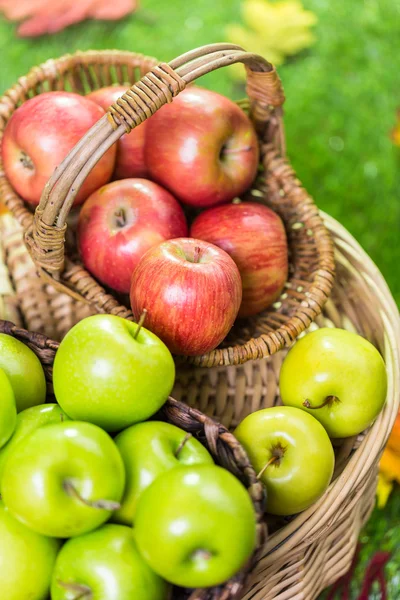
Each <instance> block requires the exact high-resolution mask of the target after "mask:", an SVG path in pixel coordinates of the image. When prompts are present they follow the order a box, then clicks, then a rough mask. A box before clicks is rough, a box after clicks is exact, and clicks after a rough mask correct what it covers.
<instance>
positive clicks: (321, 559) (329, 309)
mask: <svg viewBox="0 0 400 600" xmlns="http://www.w3.org/2000/svg"><path fill="white" fill-rule="evenodd" d="M325 222H326V224H327V226H328V229H329V230H330V232H331V234H332V236H333V239H334V242H335V258H336V269H337V279H336V283H335V286H334V289H333V294H332V298H331V299H330V300H329V302H328V303H327V304H326V307H325V309H324V312H323V314H322V315H321V316H319V317H318V319H317V321H316V323H315V324H313V326H312V328H315V327H318V326H328V327H343V328H346V329H349V330H351V331H357V332H359V333H361V334H362V335H364V336H365V337H366V338H368V339H369V340H370V341H371V342H373V343H374V344H375V345H376V346H377V347H378V348H379V349H380V351H381V352H382V354H383V356H384V358H385V361H386V366H387V373H388V381H389V386H388V395H387V401H386V404H385V407H384V409H383V411H382V413H381V414H380V416H379V417H378V419H377V420H376V422H375V423H374V425H373V426H372V427H371V428H370V430H369V431H367V432H366V433H365V434H363V435H361V436H358V437H357V438H356V439H355V438H349V439H348V440H344V441H343V442H342V443H340V442H339V443H338V445H337V447H336V468H335V475H334V481H333V483H332V484H331V486H330V487H329V489H328V491H327V492H326V494H325V495H324V497H323V498H321V499H320V500H319V501H318V502H317V503H316V504H315V505H314V506H312V507H311V508H310V509H308V510H307V511H304V512H303V513H301V514H300V515H298V516H297V517H295V518H294V519H293V520H285V519H282V520H281V521H280V522H279V521H277V520H275V519H273V520H271V521H270V522H269V528H270V530H271V531H274V533H272V535H270V537H269V538H268V539H267V542H266V544H265V545H264V547H263V549H262V552H261V553H260V556H259V559H258V561H257V564H256V565H255V567H254V568H253V570H252V572H251V574H250V577H249V579H248V580H247V585H246V589H245V591H244V592H241V593H239V595H238V598H241V600H314V599H315V598H316V597H317V596H318V594H319V592H320V591H321V590H323V589H324V588H325V587H327V586H328V585H329V584H331V583H332V582H333V581H335V580H336V579H337V578H338V577H340V576H341V575H342V574H343V573H345V572H346V570H347V569H348V568H349V566H350V563H351V559H352V556H353V554H354V550H355V548H356V543H357V539H358V535H359V532H360V529H361V527H362V525H363V523H364V522H365V521H366V519H367V518H368V516H369V514H370V511H371V510H372V508H373V505H374V498H375V488H376V476H377V470H378V461H379V458H380V455H381V452H382V450H383V447H384V445H385V443H386V440H387V438H388V435H389V432H390V430H391V427H392V425H393V422H394V419H395V417H396V414H397V411H398V408H399V400H400V373H399V340H400V323H399V317H398V310H397V307H396V305H395V303H394V300H393V298H392V296H391V295H390V292H389V290H388V288H387V285H386V283H385V281H384V279H383V277H382V275H381V274H380V273H379V271H378V269H377V268H376V266H375V265H374V264H373V263H372V261H371V259H370V258H369V257H368V256H367V255H366V254H365V252H363V250H362V249H361V248H360V246H359V245H358V244H357V243H356V242H355V240H354V239H353V238H352V237H351V236H350V234H349V233H348V232H347V231H346V230H345V229H344V228H343V227H341V226H340V225H339V224H338V223H337V222H336V221H334V220H333V219H331V218H330V217H328V216H326V215H325ZM0 330H1V331H4V332H6V333H9V334H11V335H14V336H15V337H17V338H19V339H21V340H22V341H24V342H25V343H28V344H29V345H30V347H32V348H33V349H34V351H35V352H36V353H37V355H38V356H39V357H40V359H41V361H42V364H43V366H44V367H45V370H46V373H47V376H48V380H49V381H51V365H52V362H53V359H54V355H55V351H56V349H57V347H58V343H57V342H53V341H51V340H50V339H48V338H47V337H46V336H43V335H40V334H32V333H29V332H27V331H26V330H24V329H21V328H18V327H16V326H14V325H12V324H10V323H6V322H4V321H3V322H0ZM283 358H284V352H279V353H278V354H276V355H274V356H272V357H270V358H268V359H264V360H260V361H252V362H248V363H246V364H244V365H240V366H236V367H233V366H232V367H225V368H221V367H214V368H211V369H206V370H205V369H201V368H198V369H195V370H193V369H187V370H186V372H185V371H182V370H181V371H180V372H179V374H178V380H177V384H176V388H175V390H174V395H175V396H177V397H178V398H181V399H183V400H185V401H186V402H187V403H188V404H189V405H190V406H191V407H193V408H197V409H199V410H201V411H202V412H203V413H208V415H212V416H215V417H217V420H219V421H220V422H222V423H224V424H225V426H227V427H231V426H234V425H236V423H238V422H239V421H240V420H241V419H242V418H243V417H244V416H245V415H247V414H248V413H249V412H252V411H254V410H258V409H259V408H263V407H266V406H272V405H273V404H276V403H279V393H278V379H279V371H280V366H281V362H282V360H283ZM177 418H178V419H183V421H185V419H186V418H187V412H186V411H180V412H179V415H177ZM202 418H203V417H202ZM183 421H182V422H181V425H183V424H184V423H183ZM211 423H212V422H211ZM184 428H186V426H185V427H184ZM210 428H211V430H213V429H214V430H215V426H214V425H210ZM219 431H222V428H221V427H219ZM275 530H276V531H275ZM231 592H232V590H230V591H229V593H231ZM221 598H229V595H228V596H221ZM200 599H202V600H204V596H202V595H201V594H200V595H199V596H196V600H200Z"/></svg>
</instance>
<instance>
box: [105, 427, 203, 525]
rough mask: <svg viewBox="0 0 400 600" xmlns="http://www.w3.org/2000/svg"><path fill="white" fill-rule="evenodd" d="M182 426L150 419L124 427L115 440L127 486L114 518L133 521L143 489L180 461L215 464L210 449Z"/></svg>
mask: <svg viewBox="0 0 400 600" xmlns="http://www.w3.org/2000/svg"><path fill="white" fill-rule="evenodd" d="M189 436H190V434H187V433H186V431H183V429H179V427H175V425H170V424H169V423H163V422H161V421H148V422H147V423H137V424H136V425H132V427H129V428H128V429H125V431H123V432H122V433H120V434H119V435H118V436H117V437H116V438H115V440H114V441H115V443H116V445H117V448H118V450H119V451H120V453H121V456H122V459H123V461H124V464H125V472H126V486H125V493H124V496H123V499H122V502H121V508H120V509H119V510H117V511H116V512H115V513H114V515H113V520H114V521H117V522H118V523H122V524H124V525H132V522H133V520H134V517H135V513H136V505H137V502H138V499H139V498H140V495H141V494H142V492H143V491H144V490H145V489H146V488H147V487H148V486H149V485H150V484H151V483H152V482H153V481H154V480H155V479H156V478H157V477H158V476H159V475H161V473H164V472H165V471H168V470H169V469H173V468H174V467H177V466H180V465H196V464H202V463H204V464H214V461H213V459H212V458H211V456H210V454H209V452H208V451H207V450H206V449H205V448H204V446H202V445H201V444H200V442H199V441H198V440H196V439H195V438H193V437H191V436H190V437H189Z"/></svg>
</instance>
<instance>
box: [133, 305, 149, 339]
mask: <svg viewBox="0 0 400 600" xmlns="http://www.w3.org/2000/svg"><path fill="white" fill-rule="evenodd" d="M146 315H147V308H144V309H143V312H142V314H141V315H140V319H139V322H138V324H137V328H136V331H135V335H134V336H133V339H134V340H136V339H137V337H138V335H139V332H140V330H141V329H142V327H143V323H144V322H145V319H146Z"/></svg>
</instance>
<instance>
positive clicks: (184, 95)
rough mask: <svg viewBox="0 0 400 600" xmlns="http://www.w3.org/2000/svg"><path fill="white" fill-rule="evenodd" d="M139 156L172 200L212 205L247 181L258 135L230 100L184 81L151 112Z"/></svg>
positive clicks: (255, 156)
mask: <svg viewBox="0 0 400 600" xmlns="http://www.w3.org/2000/svg"><path fill="white" fill-rule="evenodd" d="M145 156H146V164H147V167H148V169H149V172H150V176H151V179H154V181H158V183H160V184H161V185H163V186H164V187H166V188H167V189H169V190H170V191H171V192H172V193H173V194H174V196H175V197H176V198H178V200H181V201H182V202H184V203H185V204H190V205H192V206H197V207H205V206H213V205H215V204H221V203H223V202H229V201H230V200H232V199H233V198H234V197H235V196H238V195H239V194H241V193H242V192H244V191H245V190H246V189H247V188H248V187H249V186H250V185H251V183H252V181H253V179H254V176H255V174H256V171H257V166H258V141H257V136H256V133H255V131H254V127H253V125H252V123H251V121H250V119H249V118H248V117H247V115H246V114H245V113H244V112H243V111H242V110H241V109H240V108H239V107H238V106H237V105H236V104H235V103H234V102H232V101H231V100H229V99H228V98H225V97H224V96H221V95H220V94H217V93H215V92H211V91H209V90H205V89H202V88H198V87H190V88H187V89H186V90H185V91H183V92H181V93H180V94H179V96H177V97H176V98H175V99H174V101H173V102H172V103H171V104H167V105H165V106H163V107H162V108H161V109H160V110H158V111H157V112H156V113H155V114H154V115H153V116H152V117H151V120H150V121H149V122H148V124H147V131H146V146H145Z"/></svg>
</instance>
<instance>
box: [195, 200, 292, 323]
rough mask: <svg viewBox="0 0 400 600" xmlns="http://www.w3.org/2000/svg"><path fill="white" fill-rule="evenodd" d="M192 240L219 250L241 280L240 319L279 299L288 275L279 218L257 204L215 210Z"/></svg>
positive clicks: (201, 218) (199, 225) (200, 223)
mask: <svg viewBox="0 0 400 600" xmlns="http://www.w3.org/2000/svg"><path fill="white" fill-rule="evenodd" d="M190 234H191V236H192V237H195V238H198V239H200V240H205V241H206V242H211V243H212V244H215V245H216V246H219V247H220V248H222V249H223V250H225V252H228V254H229V255H230V256H231V257H232V258H233V260H234V261H235V263H236V264H237V266H238V268H239V271H240V275H241V277H242V286H243V299H242V304H241V306H240V309H239V316H240V317H247V316H250V315H255V314H257V313H259V312H261V311H262V310H264V309H265V308H267V306H269V305H270V304H271V303H272V302H275V300H276V299H277V298H278V297H279V295H280V293H281V291H282V289H283V286H284V284H285V281H286V279H287V274H288V249H287V242H286V233H285V228H284V226H283V223H282V221H281V219H280V217H279V216H278V215H277V214H276V213H274V212H273V211H272V210H271V209H270V208H267V207H266V206H263V205H261V204H256V203H254V202H241V203H240V204H227V205H225V206H216V207H215V208H210V209H209V210H206V211H205V212H203V213H202V214H200V215H199V216H198V217H197V218H196V219H195V221H194V222H193V224H192V228H191V232H190Z"/></svg>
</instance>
